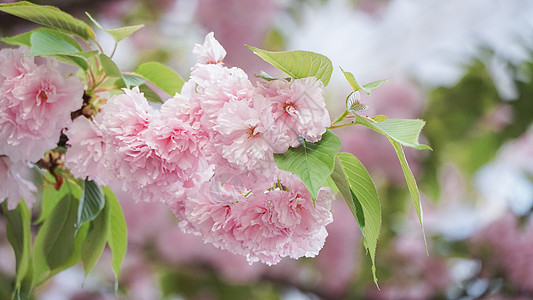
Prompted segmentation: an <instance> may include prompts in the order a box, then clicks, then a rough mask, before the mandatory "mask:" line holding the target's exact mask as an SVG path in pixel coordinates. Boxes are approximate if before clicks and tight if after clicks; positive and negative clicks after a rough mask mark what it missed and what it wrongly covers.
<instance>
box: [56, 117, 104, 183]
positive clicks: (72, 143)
mask: <svg viewBox="0 0 533 300" xmlns="http://www.w3.org/2000/svg"><path fill="white" fill-rule="evenodd" d="M65 134H66V135H67V137H68V142H67V143H68V145H69V148H68V151H67V153H66V155H65V166H66V167H67V168H68V169H69V170H70V172H71V173H72V174H73V175H74V176H76V177H79V178H85V177H89V179H91V180H95V181H96V182H98V183H99V184H102V185H109V183H110V181H111V179H110V175H111V174H109V171H108V166H107V163H106V159H105V155H104V154H105V152H106V144H105V142H104V136H103V134H102V132H101V130H100V129H99V128H98V127H96V125H95V124H94V123H93V122H92V121H90V120H89V119H87V118H85V117H84V116H80V117H78V118H76V119H75V120H74V121H73V122H72V124H71V125H70V127H69V129H68V131H66V132H65Z"/></svg>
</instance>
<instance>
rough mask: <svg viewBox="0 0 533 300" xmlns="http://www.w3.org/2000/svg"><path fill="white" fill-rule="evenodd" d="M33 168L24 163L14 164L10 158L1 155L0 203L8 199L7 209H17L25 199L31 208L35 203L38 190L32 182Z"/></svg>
mask: <svg viewBox="0 0 533 300" xmlns="http://www.w3.org/2000/svg"><path fill="white" fill-rule="evenodd" d="M31 172H32V171H31V168H30V167H29V166H28V165H27V164H26V163H23V162H12V161H11V160H10V159H9V157H7V156H2V155H0V202H3V201H4V200H5V199H7V208H8V209H15V208H16V207H17V205H18V203H19V202H20V199H21V198H24V201H25V202H26V205H27V206H28V207H29V208H31V207H32V206H33V204H34V203H35V196H34V195H33V193H34V192H36V191H37V188H36V187H35V185H34V184H33V182H32V181H31V175H32V174H31Z"/></svg>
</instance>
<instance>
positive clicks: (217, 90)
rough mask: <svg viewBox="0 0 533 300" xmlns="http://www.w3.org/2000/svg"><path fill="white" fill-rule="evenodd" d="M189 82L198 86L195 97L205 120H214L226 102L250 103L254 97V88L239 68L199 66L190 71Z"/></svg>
mask: <svg viewBox="0 0 533 300" xmlns="http://www.w3.org/2000/svg"><path fill="white" fill-rule="evenodd" d="M191 81H193V82H195V83H196V84H197V85H198V86H197V87H196V90H197V93H196V97H198V99H199V100H200V103H201V107H202V110H203V112H204V114H205V117H206V118H207V120H212V119H214V118H216V113H217V112H218V110H219V109H221V108H222V107H223V106H224V104H226V103H227V102H229V101H231V100H234V101H241V100H247V101H250V100H251V99H252V97H253V95H254V87H253V85H252V83H251V82H250V80H249V79H248V75H246V73H244V71H243V70H241V69H239V68H226V67H224V66H222V65H199V66H196V67H194V68H193V69H192V71H191Z"/></svg>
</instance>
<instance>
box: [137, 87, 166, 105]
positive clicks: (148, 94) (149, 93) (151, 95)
mask: <svg viewBox="0 0 533 300" xmlns="http://www.w3.org/2000/svg"><path fill="white" fill-rule="evenodd" d="M139 91H140V92H142V93H143V94H144V97H145V98H146V100H148V101H150V102H154V103H163V100H162V99H161V97H159V95H158V94H157V93H156V92H154V90H152V88H150V87H149V86H148V85H147V84H141V85H139Z"/></svg>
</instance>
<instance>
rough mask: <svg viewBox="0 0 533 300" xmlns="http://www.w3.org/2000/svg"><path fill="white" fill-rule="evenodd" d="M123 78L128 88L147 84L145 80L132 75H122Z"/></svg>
mask: <svg viewBox="0 0 533 300" xmlns="http://www.w3.org/2000/svg"><path fill="white" fill-rule="evenodd" d="M122 77H123V78H124V81H125V82H126V86H128V87H130V86H139V85H141V84H143V83H144V82H145V81H144V80H143V79H141V78H139V77H137V76H135V75H131V74H122Z"/></svg>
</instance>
